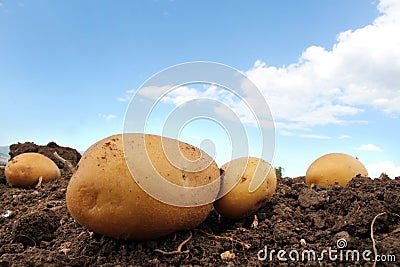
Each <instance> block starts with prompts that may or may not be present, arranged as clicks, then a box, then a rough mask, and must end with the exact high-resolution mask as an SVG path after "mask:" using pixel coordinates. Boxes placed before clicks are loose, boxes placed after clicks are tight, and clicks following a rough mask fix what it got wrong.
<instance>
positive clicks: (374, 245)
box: [371, 212, 400, 267]
mask: <svg viewBox="0 0 400 267" xmlns="http://www.w3.org/2000/svg"><path fill="white" fill-rule="evenodd" d="M384 214H386V212H382V213H379V214H377V215H376V216H375V217H374V218H373V219H372V222H371V240H372V249H373V251H374V255H375V261H374V264H373V265H372V267H375V266H376V260H377V257H378V250H377V249H376V242H375V238H374V223H375V221H376V219H378V217H379V216H382V215H384ZM392 215H395V216H397V217H400V215H398V214H392ZM396 230H397V229H396Z"/></svg>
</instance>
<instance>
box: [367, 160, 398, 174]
mask: <svg viewBox="0 0 400 267" xmlns="http://www.w3.org/2000/svg"><path fill="white" fill-rule="evenodd" d="M366 168H367V170H368V174H369V176H370V177H372V178H377V177H379V176H380V175H381V174H382V173H386V174H387V175H389V177H391V178H395V177H397V176H400V166H398V165H396V163H394V162H393V161H382V162H377V163H374V164H371V165H368V166H366Z"/></svg>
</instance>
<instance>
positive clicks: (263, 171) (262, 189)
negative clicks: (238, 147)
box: [214, 157, 277, 219]
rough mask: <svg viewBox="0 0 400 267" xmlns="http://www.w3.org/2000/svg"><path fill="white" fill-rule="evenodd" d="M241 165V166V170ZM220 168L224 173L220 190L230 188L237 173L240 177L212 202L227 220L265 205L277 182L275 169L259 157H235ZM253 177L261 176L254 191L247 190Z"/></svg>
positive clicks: (246, 214)
mask: <svg viewBox="0 0 400 267" xmlns="http://www.w3.org/2000/svg"><path fill="white" fill-rule="evenodd" d="M243 166H245V170H244V172H243ZM221 169H222V170H223V171H224V172H225V173H224V175H223V182H222V189H223V190H224V189H225V190H226V189H227V188H230V187H231V186H232V183H234V182H235V181H236V179H237V178H238V176H239V177H240V179H239V181H238V183H237V184H236V185H235V186H234V187H233V188H232V190H231V191H229V192H228V193H227V194H226V195H225V196H223V197H222V198H220V199H218V200H217V201H216V202H215V203H214V208H215V209H216V210H217V211H218V213H220V214H221V215H223V216H224V217H227V218H231V219H239V218H244V217H247V216H248V215H250V214H252V213H253V212H255V211H257V210H258V209H259V208H260V207H262V206H263V205H265V204H266V203H267V202H268V201H269V200H270V199H271V197H272V195H273V193H274V192H275V189H276V185H277V179H276V174H275V170H274V168H273V167H272V166H271V165H270V164H269V163H268V162H266V161H264V160H262V159H259V158H255V157H249V158H247V157H244V158H238V159H234V160H232V161H230V162H228V163H225V164H224V165H223V166H222V167H221ZM242 172H243V173H242ZM264 178H265V179H264ZM253 179H255V180H256V181H261V180H262V179H263V180H262V181H263V182H262V183H261V185H260V186H259V187H258V188H257V189H256V190H255V191H253V192H250V191H249V189H250V184H251V182H252V181H253ZM224 187H225V188H224Z"/></svg>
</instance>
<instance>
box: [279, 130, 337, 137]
mask: <svg viewBox="0 0 400 267" xmlns="http://www.w3.org/2000/svg"><path fill="white" fill-rule="evenodd" d="M279 133H280V135H283V136H297V137H300V138H310V139H331V137H330V136H327V135H319V134H299V133H297V132H293V131H288V130H283V129H281V130H279Z"/></svg>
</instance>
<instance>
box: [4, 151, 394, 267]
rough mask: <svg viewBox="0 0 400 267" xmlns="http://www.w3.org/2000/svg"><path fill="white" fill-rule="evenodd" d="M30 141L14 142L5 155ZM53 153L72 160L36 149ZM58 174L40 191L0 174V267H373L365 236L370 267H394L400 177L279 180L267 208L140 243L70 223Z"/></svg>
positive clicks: (210, 219)
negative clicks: (324, 183) (322, 182)
mask: <svg viewBox="0 0 400 267" xmlns="http://www.w3.org/2000/svg"><path fill="white" fill-rule="evenodd" d="M31 144H32V143H28V144H27V143H25V144H17V145H13V146H12V151H13V152H12V153H13V154H12V155H13V156H15V155H16V154H15V153H22V152H20V151H22V150H23V149H21V148H20V146H21V147H25V148H24V149H28V147H32V146H31ZM36 148H37V147H36ZM36 148H35V149H36ZM54 149H58V150H57V153H59V154H60V155H62V156H63V157H64V158H67V159H70V160H71V161H72V162H73V164H76V163H77V160H76V159H77V158H78V156H77V155H76V154H75V152H74V154H73V155H74V157H72V154H71V157H69V156H68V155H69V153H72V152H71V151H74V150H72V149H69V148H63V147H60V146H57V147H56V148H55V147H54V145H52V144H49V145H48V146H41V147H40V149H37V150H36V151H35V152H39V153H43V154H45V153H46V154H45V155H51V154H52V153H53V152H54ZM24 151H25V150H24ZM67 151H68V152H67ZM25 152H26V151H25ZM79 157H80V155H79ZM74 159H75V160H74ZM60 163H61V162H60ZM61 172H62V177H61V178H60V179H55V180H52V181H50V182H48V183H45V184H43V185H42V186H41V187H40V188H32V189H21V188H14V187H11V186H10V185H8V184H6V182H5V178H4V173H3V170H2V169H0V266H99V265H101V266H116V265H119V266H170V265H172V266H179V265H186V266H262V265H271V266H277V265H280V266H320V265H323V266H372V264H373V260H374V258H375V254H374V249H373V241H372V238H371V229H372V230H373V238H374V239H373V240H374V242H375V247H376V251H377V253H378V254H379V256H380V259H385V260H386V262H382V261H381V262H379V263H378V265H377V266H398V265H399V262H400V217H399V214H400V201H399V200H400V177H397V178H395V179H391V178H389V177H387V176H385V175H382V176H381V177H379V178H376V179H370V178H365V177H357V178H354V179H353V180H352V181H351V182H350V183H349V185H348V186H347V187H341V186H339V185H333V186H328V187H326V188H318V189H317V191H315V190H312V189H309V188H308V187H307V186H306V184H305V181H304V177H297V178H288V177H286V178H279V179H278V187H277V191H276V193H275V194H274V196H273V197H272V199H271V201H270V202H269V203H267V204H266V205H265V206H264V207H263V208H261V209H260V210H259V211H258V212H257V213H255V214H254V215H252V216H249V217H247V218H245V219H241V220H236V221H235V220H229V219H226V218H222V217H220V216H219V215H218V214H217V213H216V212H215V211H212V212H211V214H210V215H209V216H208V218H207V219H206V220H205V221H204V222H203V223H202V224H201V225H200V226H199V227H197V228H196V229H193V230H191V231H184V232H178V233H175V234H171V235H169V236H167V237H164V238H161V239H158V240H152V241H141V242H139V241H124V240H117V239H114V238H110V237H105V236H102V235H98V234H96V233H93V232H90V231H88V230H87V229H85V228H84V227H82V226H80V225H79V224H77V223H76V222H75V220H74V219H73V218H72V217H71V216H70V214H69V213H68V210H67V208H66V204H65V191H66V188H67V185H68V182H69V179H70V177H71V175H72V173H71V172H70V171H69V170H68V169H67V168H64V169H62V170H61ZM371 225H372V227H371ZM178 247H180V250H178ZM328 252H330V253H331V254H330V255H329V254H328ZM357 253H359V254H357ZM314 255H315V256H314ZM357 255H358V258H357ZM394 257H395V258H394Z"/></svg>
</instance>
